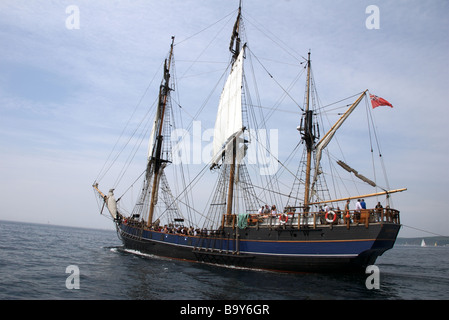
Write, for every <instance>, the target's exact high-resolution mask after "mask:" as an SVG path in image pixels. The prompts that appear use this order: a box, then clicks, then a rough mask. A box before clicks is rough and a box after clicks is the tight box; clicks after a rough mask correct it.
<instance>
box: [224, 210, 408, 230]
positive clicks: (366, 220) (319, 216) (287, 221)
mask: <svg viewBox="0 0 449 320" xmlns="http://www.w3.org/2000/svg"><path fill="white" fill-rule="evenodd" d="M239 219H240V220H239ZM242 219H245V220H246V221H244V223H242ZM372 223H395V224H400V216H399V211H398V210H396V209H390V208H378V209H361V210H349V211H343V210H331V211H329V212H322V211H319V212H308V213H303V212H300V213H298V212H285V213H277V214H247V215H244V216H243V215H240V217H239V215H237V214H225V215H223V219H222V227H232V228H236V227H238V226H240V227H241V226H242V225H243V226H245V227H267V226H269V227H297V228H300V227H302V226H304V227H306V226H307V227H312V228H316V227H317V226H334V225H346V226H347V227H348V228H349V227H350V226H351V225H358V224H364V225H365V226H366V227H369V224H372Z"/></svg>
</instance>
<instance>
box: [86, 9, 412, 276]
mask: <svg viewBox="0 0 449 320" xmlns="http://www.w3.org/2000/svg"><path fill="white" fill-rule="evenodd" d="M242 19H243V18H242V11H241V7H239V9H238V13H237V19H236V21H235V24H234V27H233V30H232V35H231V42H230V45H229V51H230V57H231V58H230V63H229V68H230V71H228V76H227V80H226V82H225V83H224V87H223V90H222V92H221V96H220V100H219V102H218V112H217V115H216V120H215V127H214V133H213V148H212V152H211V160H210V162H209V163H207V165H206V166H205V167H206V169H207V170H204V169H203V170H201V172H202V173H203V172H209V171H212V172H213V174H215V175H217V176H218V178H217V182H216V184H215V187H214V189H212V187H208V186H201V189H202V193H204V191H205V190H211V192H212V195H211V196H210V204H209V210H208V211H207V212H203V211H201V210H199V209H197V208H194V207H193V205H192V201H191V200H190V198H188V197H186V196H185V191H184V190H181V191H178V192H177V193H175V192H172V185H170V182H169V179H168V175H167V174H166V170H167V168H168V167H170V166H177V165H174V164H172V162H173V158H172V157H173V154H172V152H173V151H172V150H170V130H171V128H172V124H170V123H169V121H170V119H171V118H172V116H171V112H172V103H171V94H172V92H173V90H174V88H173V86H172V85H171V80H172V67H173V65H174V62H173V61H174V38H172V42H171V46H170V51H169V54H168V57H167V59H166V60H165V63H164V67H163V77H162V82H161V85H160V87H159V94H158V99H157V103H156V108H155V109H156V111H155V116H154V121H153V122H152V124H153V126H152V130H151V133H150V140H149V150H148V156H147V161H146V168H145V171H144V172H143V179H142V180H143V182H142V188H141V190H140V195H139V196H138V199H137V201H136V204H135V206H134V208H133V209H132V211H131V212H127V211H126V210H125V209H124V208H122V207H121V202H120V199H121V198H119V199H116V198H115V196H114V191H115V190H114V189H115V188H116V186H114V188H111V189H110V190H109V192H108V193H103V192H102V191H100V187H99V182H98V181H95V182H94V184H93V188H94V190H95V192H96V193H97V194H98V195H99V196H100V199H101V202H102V208H101V210H102V211H103V209H104V207H106V208H107V210H108V211H109V212H110V216H111V217H112V219H113V222H114V224H115V226H116V228H117V231H118V234H119V237H120V238H121V240H122V241H123V245H124V247H125V248H127V249H132V250H138V251H140V252H143V253H149V254H151V255H155V256H159V257H165V258H171V259H177V260H184V261H190V262H202V263H210V264H215V265H221V266H236V267H244V268H251V269H262V270H272V271H285V272H323V271H329V272H337V271H343V272H351V271H357V270H364V268H366V266H368V265H371V264H374V262H375V261H376V258H377V257H378V256H380V255H382V254H383V253H384V252H385V251H386V250H388V249H390V248H392V247H393V245H394V243H395V240H396V237H397V234H398V232H399V229H400V226H401V224H400V218H399V211H398V210H396V209H393V208H392V207H391V206H390V200H391V197H390V195H391V194H393V193H395V192H400V191H404V190H405V189H394V190H391V189H386V188H381V187H379V186H378V185H377V183H376V182H374V181H372V180H370V179H368V178H366V177H365V176H363V175H361V174H360V173H359V172H358V171H356V170H355V169H353V168H351V167H350V166H349V165H348V164H346V163H345V162H343V161H341V160H338V161H337V162H336V163H337V164H338V165H339V166H340V167H341V168H342V169H344V171H346V174H349V175H352V176H354V177H356V178H358V179H361V181H363V182H362V183H366V184H369V185H370V186H372V187H373V188H376V189H377V190H376V191H375V192H371V193H365V194H345V195H342V196H340V197H332V196H331V195H330V194H331V192H330V191H329V189H330V188H328V187H327V185H326V184H325V182H323V181H324V177H325V174H324V172H323V171H324V168H323V165H322V157H323V153H324V152H325V150H326V147H327V146H328V144H329V143H330V142H331V140H332V139H333V138H334V136H335V134H336V132H337V130H338V129H339V128H340V127H341V126H342V125H343V123H344V122H345V121H346V120H347V119H348V117H349V116H350V115H351V113H352V112H353V111H354V110H355V109H356V107H357V106H358V105H359V104H360V102H361V101H362V100H363V99H365V98H366V99H367V100H368V99H369V96H368V92H367V91H364V92H362V93H361V94H360V96H358V98H357V99H356V100H355V102H353V103H352V104H350V105H349V108H347V110H346V111H345V112H344V113H342V114H341V115H339V119H338V120H337V121H336V123H335V124H334V125H332V126H331V128H330V129H329V130H328V131H327V132H326V133H325V134H324V135H323V136H322V137H321V135H320V133H319V132H320V126H319V125H318V121H317V114H318V113H319V110H316V109H314V108H313V105H314V103H313V102H314V101H315V100H316V99H314V96H313V84H314V82H313V78H312V74H311V58H310V52H309V53H308V57H307V58H305V59H304V62H303V65H302V66H301V68H302V69H303V70H304V73H305V77H306V89H305V95H304V105H303V106H302V107H300V108H301V112H298V113H297V114H298V117H297V119H298V121H297V128H295V127H293V128H292V129H293V130H292V132H296V133H298V132H297V130H298V131H299V134H298V135H297V137H298V138H297V142H298V143H297V147H303V157H302V158H301V159H296V160H294V161H296V163H299V164H300V167H301V169H298V171H297V173H296V174H295V173H293V172H292V170H289V169H287V168H286V167H285V170H284V171H287V172H289V173H290V174H291V175H292V176H293V182H292V183H291V184H292V188H291V192H290V193H288V194H287V193H283V192H282V191H276V188H275V187H276V184H277V183H276V182H273V181H274V179H275V178H276V174H269V175H266V178H267V180H265V181H266V182H265V183H263V184H262V187H260V186H257V185H256V184H255V183H253V182H252V180H251V177H250V174H249V169H248V164H247V162H246V161H245V160H246V158H247V155H248V146H249V145H250V144H251V143H258V142H260V141H259V140H262V138H261V137H259V136H257V134H256V133H255V132H257V130H251V127H250V124H249V121H248V118H249V116H248V113H250V112H249V111H248V110H247V108H248V106H249V105H250V104H251V103H248V102H247V100H245V98H246V99H247V93H246V92H244V88H245V86H246V84H245V81H246V80H245V69H244V64H245V60H246V58H247V57H246V56H247V55H248V54H251V52H250V49H249V46H248V44H247V43H244V42H243V41H242V23H243V22H242V21H243V20H242ZM315 103H316V101H315ZM259 123H260V122H259ZM253 129H254V128H253ZM262 145H263V146H264V147H263V148H265V149H264V150H266V151H267V152H268V150H269V146H268V145H267V144H266V143H262ZM276 161H277V162H279V163H281V162H280V160H278V159H276ZM341 168H340V169H341ZM283 169H284V167H283ZM185 176H186V175H184V176H183V179H184V180H183V181H184V184H185V189H189V187H190V186H191V185H192V184H197V183H198V182H197V181H196V178H194V179H192V180H191V181H187V182H185ZM177 181H178V182H177V183H180V182H179V181H180V180H177ZM284 184H285V183H284ZM177 187H178V186H177ZM379 188H381V189H382V190H380V191H379ZM323 190H327V191H326V192H322V191H323ZM270 192H272V193H274V194H275V196H279V195H284V196H285V198H286V200H285V202H284V203H283V204H281V203H279V202H278V205H277V206H276V208H275V207H274V206H273V207H272V205H271V204H270V205H269V206H268V205H267V204H268V203H272V202H273V201H272V199H273V198H271V196H270V195H267V194H269V193H270ZM372 197H375V198H376V200H378V199H380V198H381V197H382V199H383V200H379V201H378V204H379V205H378V206H376V207H375V208H374V207H373V208H369V207H368V208H366V207H364V206H362V205H360V207H357V208H355V209H354V208H352V207H353V205H351V207H350V206H349V204H350V203H352V204H354V203H355V202H356V201H357V200H358V199H362V198H363V199H372ZM381 202H382V203H384V206H385V207H383V206H382V205H381ZM183 208H187V209H183ZM322 208H323V209H322ZM183 210H184V211H183ZM185 210H187V211H189V212H188V213H187V212H185ZM195 214H199V215H200V216H201V217H203V224H202V225H199V224H198V223H197V222H195V221H193V219H190V216H191V215H195Z"/></svg>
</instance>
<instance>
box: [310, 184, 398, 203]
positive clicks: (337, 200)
mask: <svg viewBox="0 0 449 320" xmlns="http://www.w3.org/2000/svg"><path fill="white" fill-rule="evenodd" d="M406 190H407V188H402V189H394V190H389V191H382V192H377V193H369V194H363V195H360V196H355V197H347V198H340V199H334V200H326V201H318V202H311V203H309V205H312V204H322V203H330V202H339V201H345V200H353V199H361V198H370V197H376V196H381V195H384V194H390V193H396V192H402V191H406Z"/></svg>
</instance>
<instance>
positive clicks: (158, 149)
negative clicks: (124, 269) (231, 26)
mask: <svg viewBox="0 0 449 320" xmlns="http://www.w3.org/2000/svg"><path fill="white" fill-rule="evenodd" d="M174 40H175V37H172V43H171V45H170V53H169V56H168V59H166V60H165V63H164V76H163V79H162V83H161V85H160V87H159V99H158V110H157V113H156V120H155V123H154V128H153V134H156V137H155V141H154V144H153V148H152V151H151V154H150V156H149V159H148V165H147V172H146V175H147V177H151V175H152V176H153V183H152V186H151V197H150V205H149V213H148V221H147V225H148V226H150V225H151V224H152V223H153V215H154V208H155V206H156V203H157V194H158V188H159V182H160V179H161V176H162V173H163V169H164V165H163V164H165V163H167V162H168V160H165V159H162V156H161V155H162V143H163V138H164V137H163V135H162V129H163V127H164V117H165V111H166V107H167V100H168V96H169V94H170V90H171V89H170V86H169V81H170V66H171V63H172V57H173V43H174ZM150 142H152V141H150Z"/></svg>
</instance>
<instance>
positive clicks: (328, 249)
mask: <svg viewBox="0 0 449 320" xmlns="http://www.w3.org/2000/svg"><path fill="white" fill-rule="evenodd" d="M121 227H122V230H123V231H124V232H126V233H128V234H131V235H134V236H137V237H139V238H141V239H142V240H145V239H147V240H149V241H155V242H163V243H166V244H170V245H176V246H186V247H190V248H192V249H193V248H195V247H201V248H214V249H216V250H217V249H218V250H224V251H233V250H235V249H236V248H235V240H234V239H227V238H217V239H214V238H200V237H198V236H185V235H179V234H170V233H161V232H156V231H149V230H143V232H142V235H141V237H140V235H139V233H140V232H141V230H140V229H137V228H133V227H130V226H126V225H122V226H121ZM373 244H374V240H371V239H369V240H364V239H362V240H335V241H276V240H272V241H257V240H243V239H242V240H239V251H240V252H241V253H251V254H268V255H345V256H353V255H358V254H360V253H361V252H364V251H366V250H369V249H371V248H372V246H373Z"/></svg>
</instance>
